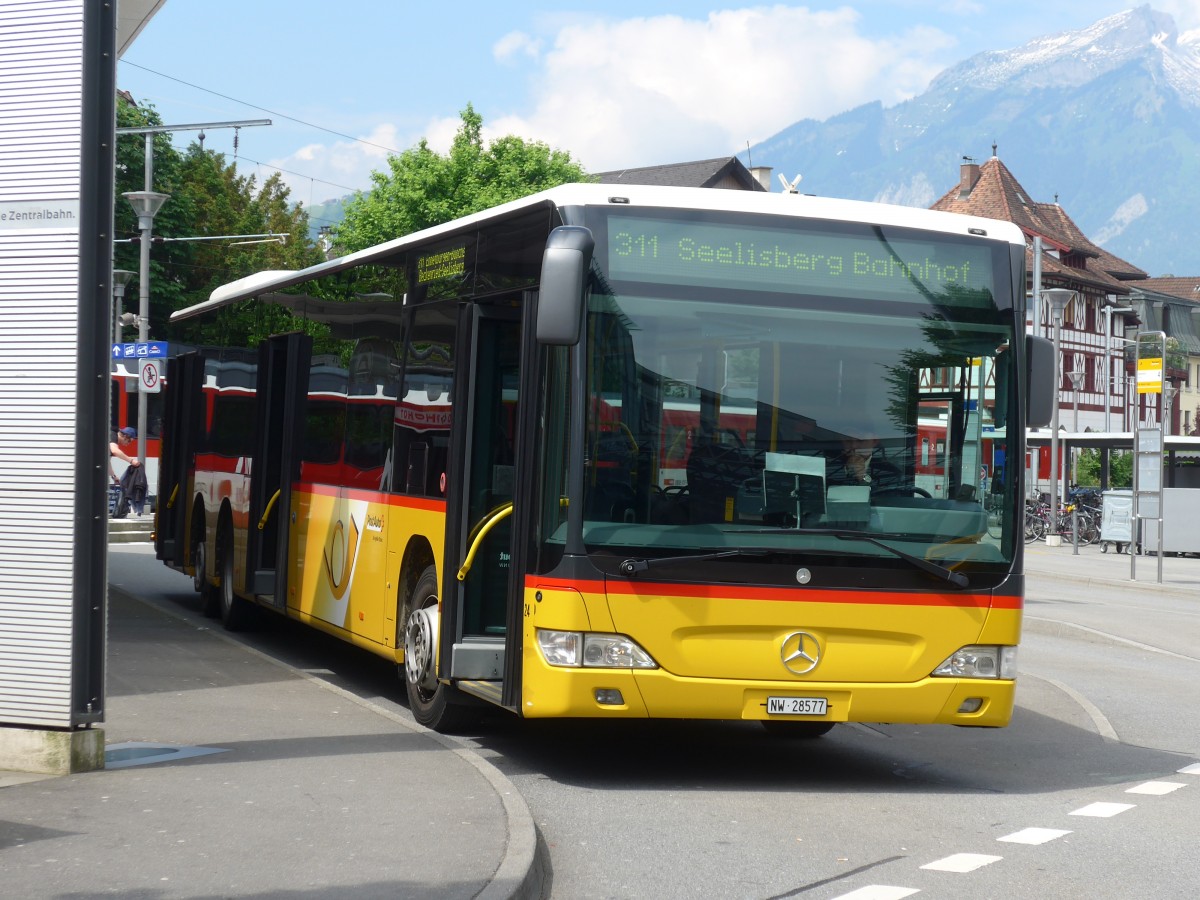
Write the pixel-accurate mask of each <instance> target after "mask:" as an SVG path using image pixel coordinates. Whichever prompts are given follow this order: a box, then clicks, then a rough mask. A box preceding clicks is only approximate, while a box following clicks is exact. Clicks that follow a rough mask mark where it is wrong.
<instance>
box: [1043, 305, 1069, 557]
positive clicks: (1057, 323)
mask: <svg viewBox="0 0 1200 900" xmlns="http://www.w3.org/2000/svg"><path fill="white" fill-rule="evenodd" d="M1042 296H1044V297H1045V298H1046V299H1047V300H1049V301H1050V308H1051V311H1052V312H1053V314H1054V406H1053V407H1051V418H1050V523H1051V528H1050V531H1051V532H1052V533H1049V534H1047V535H1046V543H1047V544H1049V545H1050V546H1052V547H1057V546H1059V545H1060V544H1061V543H1062V537H1061V535H1059V534H1058V491H1059V483H1058V482H1059V471H1058V470H1059V465H1058V408H1059V405H1060V404H1061V402H1062V390H1061V389H1062V318H1063V310H1064V309H1066V308H1067V303H1069V302H1070V301H1071V298H1073V297H1074V296H1075V292H1074V291H1072V290H1069V289H1067V288H1047V289H1046V290H1044V291H1042Z"/></svg>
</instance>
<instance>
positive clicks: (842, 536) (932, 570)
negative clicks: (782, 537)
mask: <svg viewBox="0 0 1200 900" xmlns="http://www.w3.org/2000/svg"><path fill="white" fill-rule="evenodd" d="M755 533H756V534H817V535H827V536H829V537H834V538H837V539H838V540H839V541H863V542H864V543H867V544H872V545H874V546H876V547H879V548H880V549H881V550H886V551H887V552H888V553H890V554H892V556H894V557H896V558H897V559H902V560H904V561H905V562H906V563H908V564H909V565H911V566H914V567H915V568H918V569H920V570H921V571H922V572H928V573H929V574H930V575H932V576H934V577H935V578H940V579H941V580H942V581H947V582H949V583H950V584H952V585H954V586H955V587H961V588H965V587H969V586H970V584H971V580H970V579H969V578H967V576H966V575H964V574H963V573H962V572H955V571H953V570H952V569H947V568H946V567H945V566H939V565H938V564H937V563H935V562H930V561H929V560H927V559H922V558H921V557H919V556H913V555H912V554H911V553H905V552H904V551H903V550H897V549H896V548H895V547H893V546H891V545H890V544H885V543H884V542H883V541H881V540H879V538H878V537H876V536H875V535H873V534H868V533H867V532H865V531H850V530H846V529H842V528H779V529H774V530H772V531H758V532H755ZM887 536H888V535H881V537H887Z"/></svg>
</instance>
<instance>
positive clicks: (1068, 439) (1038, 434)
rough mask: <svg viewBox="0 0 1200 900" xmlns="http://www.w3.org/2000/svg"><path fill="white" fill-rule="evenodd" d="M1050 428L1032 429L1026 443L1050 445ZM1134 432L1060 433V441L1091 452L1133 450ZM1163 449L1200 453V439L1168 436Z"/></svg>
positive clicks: (1179, 435)
mask: <svg viewBox="0 0 1200 900" xmlns="http://www.w3.org/2000/svg"><path fill="white" fill-rule="evenodd" d="M1050 438H1051V434H1050V429H1049V428H1031V429H1029V430H1028V431H1026V432H1025V442H1026V444H1027V445H1028V446H1030V447H1047V446H1049V445H1050ZM1133 438H1134V435H1133V432H1130V431H1061V430H1060V431H1059V432H1058V440H1059V442H1060V443H1062V444H1064V445H1065V446H1068V447H1082V448H1085V449H1089V450H1093V449H1094V450H1132V449H1133ZM1163 448H1164V449H1165V450H1166V451H1167V452H1169V453H1179V452H1185V453H1186V452H1190V453H1200V437H1193V436H1191V435H1183V434H1168V435H1166V436H1165V437H1164V438H1163Z"/></svg>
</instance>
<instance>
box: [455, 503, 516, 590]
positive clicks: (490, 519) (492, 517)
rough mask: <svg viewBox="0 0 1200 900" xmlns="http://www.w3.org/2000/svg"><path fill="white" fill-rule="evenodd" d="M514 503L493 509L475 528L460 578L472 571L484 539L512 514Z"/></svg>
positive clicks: (459, 571)
mask: <svg viewBox="0 0 1200 900" xmlns="http://www.w3.org/2000/svg"><path fill="white" fill-rule="evenodd" d="M512 511H513V505H512V501H511V500H510V501H509V502H508V503H505V504H502V505H501V506H498V507H496V509H494V510H492V511H491V512H490V513H488V514H487V516H485V517H484V519H483V520H482V521H481V522H480V523H479V525H478V526H476V528H475V529H474V531H475V539H474V540H473V541H471V547H470V549H469V550H467V558H466V559H464V560H463V564H462V565H461V566H459V569H458V580H459V581H466V579H467V573H468V572H470V571H471V566H472V565H473V564H474V562H475V554H476V553H478V552H479V547H480V546H481V545H482V544H483V539H484V538H485V537H487V535H488V532H489V531H491V530H492V529H493V528H494V527H496V525H497V524H499V522H500V521H501V520H502V519H506V518H508V517H509V516H511V515H512Z"/></svg>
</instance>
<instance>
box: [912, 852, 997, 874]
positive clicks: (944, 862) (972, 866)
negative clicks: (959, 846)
mask: <svg viewBox="0 0 1200 900" xmlns="http://www.w3.org/2000/svg"><path fill="white" fill-rule="evenodd" d="M1002 859H1004V857H1003V856H988V855H987V854H986V853H955V854H954V855H953V856H947V857H946V858H945V859H939V860H936V861H935V862H931V863H928V864H927V865H924V866H921V868H922V869H932V870H933V871H935V872H974V871H975V870H976V869H982V868H983V867H984V866H990V865H991V864H992V863H994V862H999V861H1000V860H1002Z"/></svg>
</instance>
